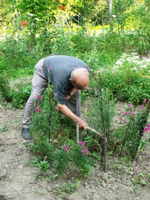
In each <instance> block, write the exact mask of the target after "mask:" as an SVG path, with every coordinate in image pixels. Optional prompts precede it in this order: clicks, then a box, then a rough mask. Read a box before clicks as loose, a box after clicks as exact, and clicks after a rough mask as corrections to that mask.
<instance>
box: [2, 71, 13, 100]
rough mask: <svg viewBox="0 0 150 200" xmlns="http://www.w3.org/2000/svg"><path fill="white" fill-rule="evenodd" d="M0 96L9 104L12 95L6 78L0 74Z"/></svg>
mask: <svg viewBox="0 0 150 200" xmlns="http://www.w3.org/2000/svg"><path fill="white" fill-rule="evenodd" d="M0 94H1V96H2V97H3V98H4V100H5V101H8V102H11V101H12V95H11V89H10V85H9V82H8V80H7V77H6V76H4V75H2V74H0Z"/></svg>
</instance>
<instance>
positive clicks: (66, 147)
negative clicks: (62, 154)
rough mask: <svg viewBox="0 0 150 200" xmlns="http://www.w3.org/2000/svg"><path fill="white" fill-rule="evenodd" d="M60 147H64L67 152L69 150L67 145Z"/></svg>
mask: <svg viewBox="0 0 150 200" xmlns="http://www.w3.org/2000/svg"><path fill="white" fill-rule="evenodd" d="M62 148H63V149H65V150H66V152H67V153H68V152H69V146H68V145H66V146H63V147H62Z"/></svg>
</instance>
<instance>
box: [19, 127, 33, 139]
mask: <svg viewBox="0 0 150 200" xmlns="http://www.w3.org/2000/svg"><path fill="white" fill-rule="evenodd" d="M21 135H22V137H23V138H24V139H26V140H31V139H32V136H31V134H30V133H29V128H22V133H21Z"/></svg>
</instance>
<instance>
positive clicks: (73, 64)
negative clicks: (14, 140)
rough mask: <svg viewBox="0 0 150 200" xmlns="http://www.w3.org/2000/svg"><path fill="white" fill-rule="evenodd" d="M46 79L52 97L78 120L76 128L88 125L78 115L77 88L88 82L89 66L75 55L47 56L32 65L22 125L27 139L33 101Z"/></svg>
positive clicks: (40, 92) (44, 86) (41, 91)
mask: <svg viewBox="0 0 150 200" xmlns="http://www.w3.org/2000/svg"><path fill="white" fill-rule="evenodd" d="M48 80H49V81H50V83H51V84H52V85H53V90H54V99H55V101H56V102H57V105H58V108H59V110H60V111H61V112H62V113H63V114H64V115H66V116H67V117H69V118H70V119H72V120H73V121H74V122H76V121H78V123H79V128H83V129H86V127H87V123H86V122H85V121H84V120H82V119H81V118H80V114H81V97H80V90H83V89H84V88H85V86H86V85H87V84H88V82H89V67H88V66H87V65H86V64H85V63H84V62H83V61H82V60H80V59H78V58H75V57H71V56H65V55H54V56H48V57H46V58H43V59H41V60H40V61H39V62H38V63H37V64H36V65H35V72H34V76H33V79H32V91H31V95H30V97H29V99H28V101H27V103H26V106H25V112H24V118H23V126H22V136H23V137H24V138H25V139H27V140H30V139H31V135H30V133H29V124H30V120H31V116H32V111H33V109H34V102H35V100H36V99H37V96H38V95H39V94H40V95H41V94H42V93H43V92H44V90H45V89H46V87H47V85H48Z"/></svg>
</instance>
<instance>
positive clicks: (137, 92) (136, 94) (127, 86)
mask: <svg viewBox="0 0 150 200" xmlns="http://www.w3.org/2000/svg"><path fill="white" fill-rule="evenodd" d="M144 69H145V68H143V69H142V68H141V69H139V70H138V67H137V65H136V64H134V63H130V62H128V61H124V62H123V65H122V67H119V70H113V71H111V72H103V73H102V80H103V87H104V88H108V89H109V90H110V91H111V92H113V94H114V95H115V96H116V98H117V99H118V100H121V101H127V100H128V101H130V102H132V103H141V102H142V100H143V98H146V99H148V98H149V97H150V90H149V85H150V83H149V78H148V76H147V70H144ZM148 69H149V67H148Z"/></svg>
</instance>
